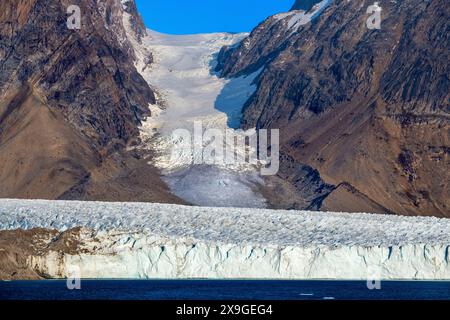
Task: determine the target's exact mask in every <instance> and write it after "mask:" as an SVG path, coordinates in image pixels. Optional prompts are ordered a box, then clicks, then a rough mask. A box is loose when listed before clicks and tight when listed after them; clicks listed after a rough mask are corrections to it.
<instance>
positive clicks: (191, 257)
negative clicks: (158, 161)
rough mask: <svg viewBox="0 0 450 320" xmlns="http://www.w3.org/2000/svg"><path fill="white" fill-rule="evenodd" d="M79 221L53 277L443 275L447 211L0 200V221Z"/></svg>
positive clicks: (56, 258)
mask: <svg viewBox="0 0 450 320" xmlns="http://www.w3.org/2000/svg"><path fill="white" fill-rule="evenodd" d="M37 227H39V228H47V229H56V230H60V231H64V230H69V229H71V228H76V227H81V228H82V231H81V232H80V235H79V239H78V241H79V242H80V244H81V249H80V251H79V252H78V253H77V254H73V253H72V254H68V253H64V252H56V251H51V252H47V253H45V254H43V255H34V256H31V257H29V258H28V263H29V265H30V266H31V267H32V268H33V269H35V270H38V271H39V272H40V273H42V274H46V275H49V276H50V277H52V278H65V277H68V276H70V275H71V272H72V271H71V270H73V269H74V268H77V269H78V270H79V272H80V274H81V277H82V278H119V279H120V278H131V279H149V278H152V279H153V278H164V279H180V278H189V279H198V278H208V279H242V278H245V279H355V280H366V279H380V280H384V279H416V280H425V279H426V280H448V279H450V261H449V260H450V259H449V248H450V219H439V218H433V217H401V216H387V215H374V214H364V213H360V214H353V213H352V214H349V213H338V212H306V211H283V210H268V209H243V208H206V207H191V206H180V205H170V204H150V203H103V202H77V201H45V200H13V199H10V200H9V199H6V200H0V229H1V230H14V229H31V228H37Z"/></svg>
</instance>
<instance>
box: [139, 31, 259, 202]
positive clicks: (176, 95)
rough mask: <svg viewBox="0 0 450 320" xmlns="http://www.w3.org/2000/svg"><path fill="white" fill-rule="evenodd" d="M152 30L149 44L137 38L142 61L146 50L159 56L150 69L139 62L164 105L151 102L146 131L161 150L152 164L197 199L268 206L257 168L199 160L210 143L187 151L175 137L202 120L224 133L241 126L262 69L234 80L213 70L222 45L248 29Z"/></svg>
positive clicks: (148, 140) (189, 197)
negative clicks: (206, 31) (169, 32)
mask: <svg viewBox="0 0 450 320" xmlns="http://www.w3.org/2000/svg"><path fill="white" fill-rule="evenodd" d="M147 33H148V36H147V37H146V38H145V39H144V44H143V45H139V44H137V43H136V42H135V43H134V46H135V48H136V52H138V57H139V59H140V60H141V61H142V60H143V59H144V58H145V51H146V50H148V51H151V52H152V54H153V57H154V60H155V61H154V63H153V64H152V65H151V66H150V67H149V68H143V64H142V63H141V62H138V63H137V65H138V69H139V70H140V71H141V73H142V75H143V76H144V78H145V79H146V81H147V82H148V83H149V84H150V85H151V87H152V88H153V89H154V90H155V91H156V92H157V95H158V98H159V105H154V106H150V108H151V111H152V116H151V117H149V118H148V119H147V120H146V121H145V122H144V123H143V125H142V130H141V135H142V137H143V139H144V141H145V143H146V147H147V148H149V149H151V150H152V151H153V152H154V153H156V156H155V157H154V159H153V162H152V163H153V164H154V165H156V166H157V167H158V168H160V169H161V170H162V173H163V175H164V180H165V181H166V182H167V183H168V185H169V186H170V187H171V190H172V192H173V193H174V194H176V195H178V196H179V197H181V198H183V199H185V200H187V201H189V202H191V203H193V204H197V205H209V206H238V207H265V206H266V202H265V199H264V198H263V197H262V196H261V194H260V193H259V192H258V185H259V184H261V183H262V179H255V175H256V171H257V168H256V167H254V166H253V165H249V164H244V165H241V164H239V165H228V166H226V165H222V166H219V165H217V166H215V167H211V165H207V164H196V165H193V163H192V162H193V161H192V160H193V159H194V158H195V157H197V156H198V154H197V153H199V152H203V150H204V149H203V147H204V146H205V145H204V143H205V142H203V144H202V145H201V146H197V148H195V149H193V150H191V149H187V150H186V149H182V148H178V147H177V146H179V145H184V142H185V141H184V140H183V141H179V139H175V138H174V137H173V136H172V133H173V131H174V130H177V129H187V130H189V131H190V132H193V129H194V122H196V121H197V122H198V121H201V123H202V126H203V129H204V130H205V129H207V128H214V129H219V130H221V132H223V133H225V132H226V130H227V129H229V130H232V129H235V128H237V127H238V126H239V123H240V119H241V114H242V108H243V106H244V103H245V102H246V101H247V100H248V99H249V98H250V96H251V95H252V94H253V93H254V91H255V90H256V85H255V84H254V80H255V78H256V77H257V76H258V74H259V73H260V72H261V70H259V71H257V72H255V73H253V74H251V75H248V76H242V77H238V78H233V79H223V78H219V77H218V76H217V75H216V74H214V72H213V71H212V70H213V69H214V67H215V64H216V57H217V54H218V52H219V51H220V49H221V48H222V47H223V46H224V45H232V44H235V43H236V42H238V41H240V40H241V39H243V38H244V37H245V36H246V34H228V33H216V34H199V35H165V34H161V33H157V32H155V31H151V30H148V31H147ZM142 52H144V53H143V54H142ZM234 132H235V133H236V134H238V131H234Z"/></svg>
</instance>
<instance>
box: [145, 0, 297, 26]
mask: <svg viewBox="0 0 450 320" xmlns="http://www.w3.org/2000/svg"><path fill="white" fill-rule="evenodd" d="M136 3H137V6H138V8H139V11H140V13H141V15H142V17H143V18H144V21H145V24H146V25H147V27H148V28H150V29H153V30H155V31H158V32H163V33H170V34H191V33H208V32H244V31H246V32H248V31H251V30H252V29H253V28H254V27H256V26H257V25H258V23H260V22H262V21H263V20H264V19H265V18H267V17H268V16H270V15H272V14H275V13H279V12H284V11H288V10H289V9H290V8H291V7H292V4H293V3H294V0H136Z"/></svg>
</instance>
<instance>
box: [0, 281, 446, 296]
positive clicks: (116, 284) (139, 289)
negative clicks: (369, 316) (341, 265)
mask: <svg viewBox="0 0 450 320" xmlns="http://www.w3.org/2000/svg"><path fill="white" fill-rule="evenodd" d="M380 285H381V289H379V290H377V289H374V290H369V289H368V286H367V283H366V282H365V281H270V280H255V281H251V280H231V281H230V280H226V281H225V280H223V281H222V280H121V281H120V280H82V281H81V289H80V290H69V289H67V284H66V281H65V280H43V281H11V282H6V281H3V282H0V300H450V281H382V282H381V283H380Z"/></svg>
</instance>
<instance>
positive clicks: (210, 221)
mask: <svg viewBox="0 0 450 320" xmlns="http://www.w3.org/2000/svg"><path fill="white" fill-rule="evenodd" d="M34 227H42V228H54V229H58V230H66V229H69V228H73V227H87V228H90V229H94V230H120V231H128V232H130V231H138V232H144V233H147V234H151V235H157V236H161V237H170V238H180V237H185V238H194V239H197V240H203V241H210V242H218V243H251V244H266V245H267V244H275V245H282V246H287V245H296V246H306V247H308V246H317V245H323V246H330V247H342V246H367V247H373V246H384V247H389V246H403V245H410V244H433V245H436V244H440V245H449V244H450V219H439V218H434V217H403V216H394V215H377V214H364V213H335V212H308V211H285V210H269V209H244V208H217V207H214V208H213V207H191V206H180V205H171V204H155V203H105V202H84V201H45V200H7V199H1V200H0V229H17V228H22V229H30V228H34Z"/></svg>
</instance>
